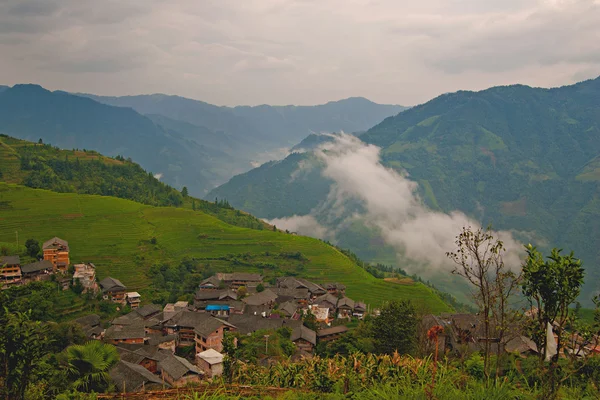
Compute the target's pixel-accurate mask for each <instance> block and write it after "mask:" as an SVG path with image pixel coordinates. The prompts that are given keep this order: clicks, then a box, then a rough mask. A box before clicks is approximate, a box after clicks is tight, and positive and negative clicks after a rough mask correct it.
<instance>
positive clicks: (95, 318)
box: [75, 314, 100, 326]
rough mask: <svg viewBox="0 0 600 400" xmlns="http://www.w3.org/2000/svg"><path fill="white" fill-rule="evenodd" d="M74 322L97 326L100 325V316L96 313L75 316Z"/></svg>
mask: <svg viewBox="0 0 600 400" xmlns="http://www.w3.org/2000/svg"><path fill="white" fill-rule="evenodd" d="M75 322H77V323H78V324H79V325H82V326H97V325H100V316H99V315H96V314H90V315H86V316H84V317H79V318H77V319H76V320H75Z"/></svg>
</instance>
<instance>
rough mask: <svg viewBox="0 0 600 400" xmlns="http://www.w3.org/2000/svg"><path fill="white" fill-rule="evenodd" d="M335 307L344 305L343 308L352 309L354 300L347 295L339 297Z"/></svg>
mask: <svg viewBox="0 0 600 400" xmlns="http://www.w3.org/2000/svg"><path fill="white" fill-rule="evenodd" d="M337 307H338V308H340V307H344V308H349V309H351V310H353V309H354V300H352V299H351V298H349V297H342V298H341V299H339V300H338V303H337Z"/></svg>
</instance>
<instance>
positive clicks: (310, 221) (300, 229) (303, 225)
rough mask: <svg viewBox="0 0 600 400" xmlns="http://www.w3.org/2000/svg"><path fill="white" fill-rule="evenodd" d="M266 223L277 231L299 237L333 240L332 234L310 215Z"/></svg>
mask: <svg viewBox="0 0 600 400" xmlns="http://www.w3.org/2000/svg"><path fill="white" fill-rule="evenodd" d="M267 223H269V224H271V225H275V226H276V227H277V228H278V229H283V230H288V231H290V232H294V233H299V234H301V235H307V236H312V237H315V238H317V239H326V240H335V236H334V234H333V232H332V231H331V230H330V229H328V228H326V227H324V226H323V225H321V224H319V222H317V220H316V218H315V217H314V216H312V215H293V216H291V217H285V218H275V219H272V220H268V221H267Z"/></svg>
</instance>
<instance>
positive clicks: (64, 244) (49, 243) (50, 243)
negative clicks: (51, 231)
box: [42, 237, 69, 251]
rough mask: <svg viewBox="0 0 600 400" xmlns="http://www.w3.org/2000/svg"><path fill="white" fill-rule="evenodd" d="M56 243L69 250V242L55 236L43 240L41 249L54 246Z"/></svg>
mask: <svg viewBox="0 0 600 400" xmlns="http://www.w3.org/2000/svg"><path fill="white" fill-rule="evenodd" d="M56 245H59V246H61V247H64V248H65V249H67V251H68V250H69V242H67V241H66V240H63V239H60V238H57V237H53V238H52V239H50V240H47V241H45V242H44V244H43V245H42V249H49V248H52V247H55V246H56Z"/></svg>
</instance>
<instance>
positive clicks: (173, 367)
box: [158, 354, 201, 380]
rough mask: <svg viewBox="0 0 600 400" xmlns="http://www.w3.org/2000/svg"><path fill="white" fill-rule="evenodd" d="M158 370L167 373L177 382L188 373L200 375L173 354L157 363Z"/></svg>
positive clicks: (186, 362) (188, 363) (186, 361)
mask: <svg viewBox="0 0 600 400" xmlns="http://www.w3.org/2000/svg"><path fill="white" fill-rule="evenodd" d="M158 368H159V369H160V370H161V371H164V372H165V373H167V374H168V375H169V376H170V377H171V378H173V379H174V380H179V379H181V378H183V377H184V376H185V375H187V374H189V373H192V374H197V375H199V374H201V372H200V370H198V368H196V367H195V366H193V365H192V364H190V362H189V361H188V360H186V359H185V358H182V357H178V356H176V355H174V354H173V355H170V356H168V357H165V358H164V359H162V360H160V361H159V362H158Z"/></svg>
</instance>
